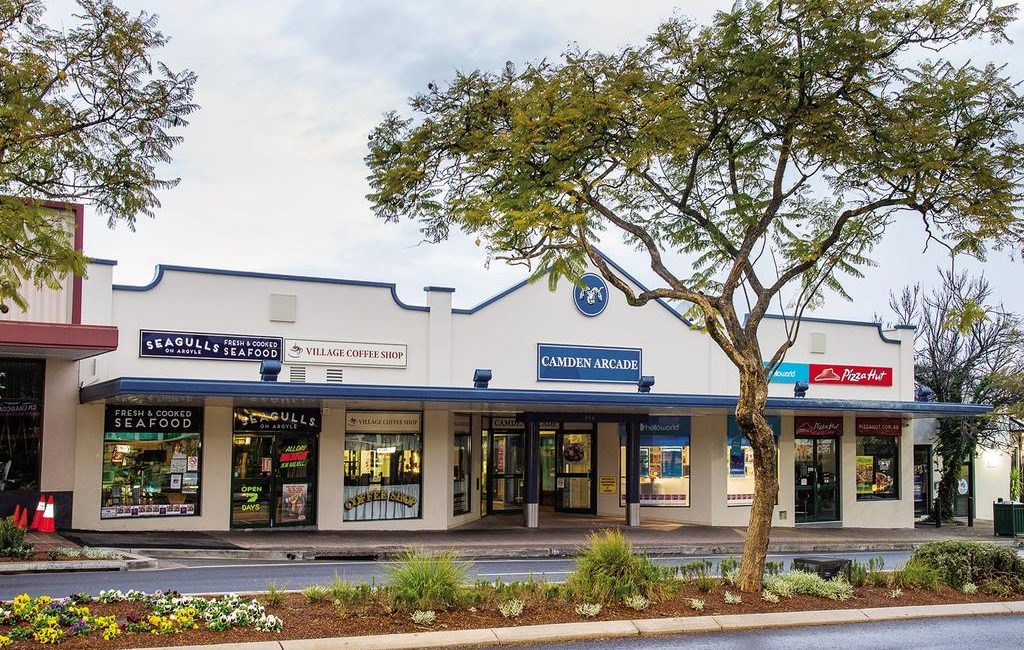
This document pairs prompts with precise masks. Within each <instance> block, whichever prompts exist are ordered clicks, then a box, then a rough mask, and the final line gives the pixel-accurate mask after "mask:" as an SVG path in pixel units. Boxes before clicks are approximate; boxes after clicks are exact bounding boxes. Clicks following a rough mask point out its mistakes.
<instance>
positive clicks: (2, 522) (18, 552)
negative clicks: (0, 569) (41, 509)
mask: <svg viewBox="0 0 1024 650" xmlns="http://www.w3.org/2000/svg"><path fill="white" fill-rule="evenodd" d="M31 555H32V545H31V544H29V543H27V542H25V531H23V530H22V529H20V528H18V525H17V524H16V523H15V522H14V517H4V518H2V519H0V556H2V557H16V558H27V557H30V556H31Z"/></svg>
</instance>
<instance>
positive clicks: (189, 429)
mask: <svg viewBox="0 0 1024 650" xmlns="http://www.w3.org/2000/svg"><path fill="white" fill-rule="evenodd" d="M103 428H104V431H106V432H107V433H136V432H140V433H141V432H145V433H201V432H202V430H203V408H202V407H201V406H119V405H114V404H108V405H107V408H106V411H105V413H104V423H103Z"/></svg>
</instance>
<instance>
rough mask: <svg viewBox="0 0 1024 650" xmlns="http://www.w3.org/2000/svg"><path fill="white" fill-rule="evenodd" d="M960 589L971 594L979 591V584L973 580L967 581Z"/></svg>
mask: <svg viewBox="0 0 1024 650" xmlns="http://www.w3.org/2000/svg"><path fill="white" fill-rule="evenodd" d="M960 591H962V592H964V593H965V594H967V595H968V596H970V595H971V594H976V593H978V585H976V584H974V583H973V582H965V583H964V585H963V586H962V587H960Z"/></svg>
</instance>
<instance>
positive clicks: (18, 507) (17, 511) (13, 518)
mask: <svg viewBox="0 0 1024 650" xmlns="http://www.w3.org/2000/svg"><path fill="white" fill-rule="evenodd" d="M20 520H21V504H20V503H16V504H14V514H13V515H11V521H13V522H14V525H15V526H17V525H18V522H19V521H20Z"/></svg>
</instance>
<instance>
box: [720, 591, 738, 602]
mask: <svg viewBox="0 0 1024 650" xmlns="http://www.w3.org/2000/svg"><path fill="white" fill-rule="evenodd" d="M722 600H723V601H725V604H726V605H739V604H740V603H742V602H743V596H740V595H739V594H734V593H732V592H731V591H726V592H725V594H724V595H723V596H722Z"/></svg>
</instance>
